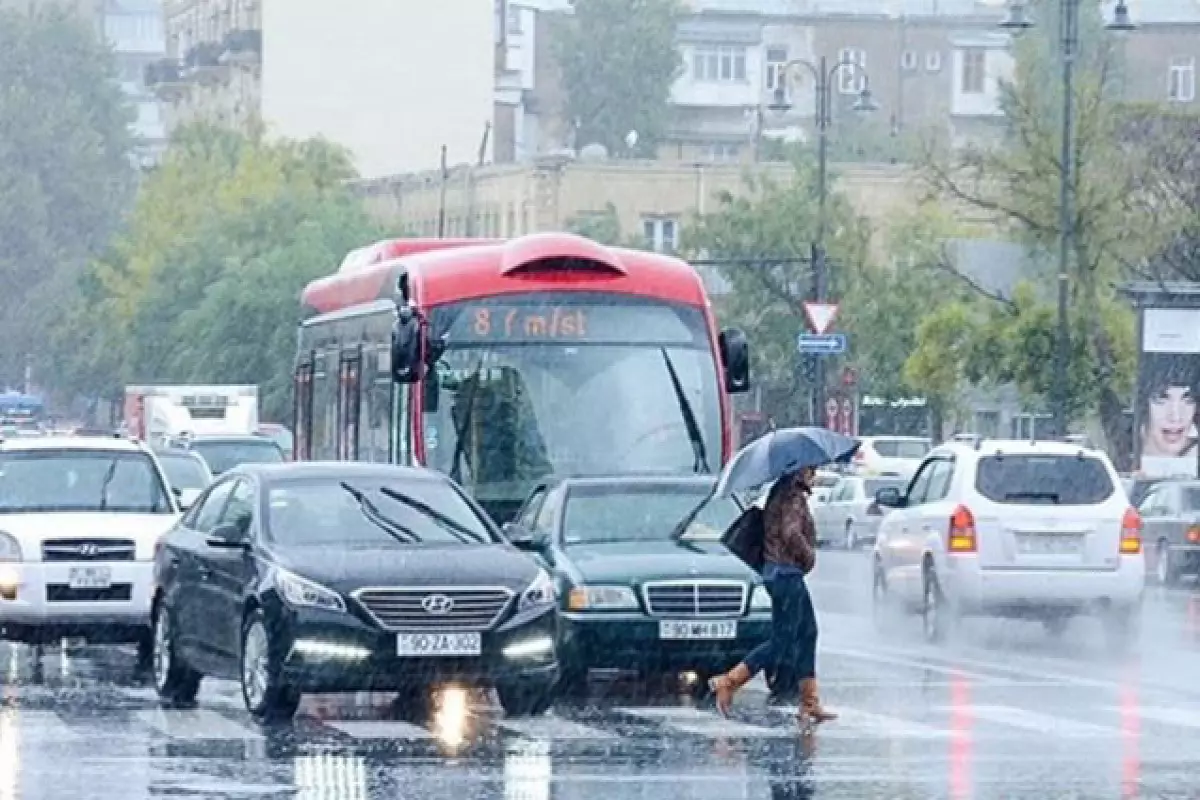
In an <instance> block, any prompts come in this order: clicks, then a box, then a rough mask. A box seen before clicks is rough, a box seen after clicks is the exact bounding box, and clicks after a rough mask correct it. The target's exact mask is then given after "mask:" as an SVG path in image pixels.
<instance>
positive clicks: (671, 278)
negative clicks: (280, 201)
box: [301, 233, 707, 318]
mask: <svg viewBox="0 0 1200 800" xmlns="http://www.w3.org/2000/svg"><path fill="white" fill-rule="evenodd" d="M402 275H407V276H408V282H409V287H410V290H411V291H412V293H413V295H414V298H415V299H416V301H417V302H418V303H419V304H421V305H422V306H426V307H429V306H436V305H440V304H443V303H450V302H455V301H459V300H473V299H478V298H481V297H492V296H496V295H503V294H513V293H518V292H536V291H566V292H569V291H593V292H597V291H599V292H613V293H616V294H628V295H638V296H642V297H653V298H657V299H659V300H666V301H669V302H676V303H685V304H688V305H694V306H703V305H705V304H706V303H707V298H706V295H705V293H704V285H703V284H702V283H701V280H700V276H699V275H698V274H697V273H696V271H695V270H694V269H693V268H692V267H691V265H689V264H688V263H687V262H686V261H683V260H681V259H678V258H672V257H670V256H664V255H659V254H657V253H647V252H643V251H640V250H628V249H624V248H618V247H606V246H604V245H601V244H598V243H596V242H593V241H591V240H590V239H585V238H583V237H581V236H576V235H574V234H570V233H535V234H530V235H528V236H522V237H520V238H517V239H508V240H498V239H389V240H385V241H382V242H378V243H376V244H375V245H372V246H369V247H365V248H360V249H358V250H355V251H354V252H352V253H350V254H349V255H348V256H347V257H346V259H345V260H344V261H343V262H342V265H341V267H340V268H339V269H338V271H337V272H335V273H334V274H332V275H329V276H326V277H324V278H319V279H317V280H315V281H313V282H312V283H310V284H309V285H308V286H306V287H305V288H304V292H303V294H302V295H301V304H302V306H303V308H304V316H305V317H306V318H307V317H311V316H315V315H317V314H327V313H330V312H334V311H340V310H342V309H346V308H350V307H353V306H358V305H362V304H365V303H371V302H374V301H378V300H381V299H386V298H390V297H392V296H393V294H394V292H395V291H396V289H397V286H398V284H399V280H400V277H401V276H402Z"/></svg>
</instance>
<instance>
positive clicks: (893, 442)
mask: <svg viewBox="0 0 1200 800" xmlns="http://www.w3.org/2000/svg"><path fill="white" fill-rule="evenodd" d="M873 446H874V448H875V452H876V453H879V455H881V456H883V457H884V458H911V459H914V460H915V459H921V458H924V457H925V454H926V453H928V452H929V451H930V450H932V449H933V448H932V447H931V446H930V444H929V442H922V441H913V440H908V441H906V440H904V439H884V440H876V441H875V443H874V445H873Z"/></svg>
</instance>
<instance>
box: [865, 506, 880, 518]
mask: <svg viewBox="0 0 1200 800" xmlns="http://www.w3.org/2000/svg"><path fill="white" fill-rule="evenodd" d="M867 515H868V516H871V517H882V516H883V509H882V508H880V507H879V503H871V505H869V506H867Z"/></svg>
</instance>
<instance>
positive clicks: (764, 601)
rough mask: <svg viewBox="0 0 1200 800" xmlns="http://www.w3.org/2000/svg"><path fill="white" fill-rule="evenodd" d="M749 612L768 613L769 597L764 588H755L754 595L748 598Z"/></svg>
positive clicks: (769, 607) (769, 606) (769, 608)
mask: <svg viewBox="0 0 1200 800" xmlns="http://www.w3.org/2000/svg"><path fill="white" fill-rule="evenodd" d="M750 610H751V611H770V610H771V595H770V593H769V592H767V587H765V586H755V587H754V594H752V595H751V596H750Z"/></svg>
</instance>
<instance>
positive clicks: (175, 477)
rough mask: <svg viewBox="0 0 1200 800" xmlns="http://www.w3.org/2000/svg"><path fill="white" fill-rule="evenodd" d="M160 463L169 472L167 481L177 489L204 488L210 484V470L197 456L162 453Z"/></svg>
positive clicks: (164, 470)
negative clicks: (206, 468)
mask: <svg viewBox="0 0 1200 800" xmlns="http://www.w3.org/2000/svg"><path fill="white" fill-rule="evenodd" d="M158 463H159V464H161V465H162V468H163V472H165V473H166V474H167V483H169V484H171V486H173V487H175V488H176V489H203V488H204V487H205V486H208V484H209V475H208V471H207V470H205V469H204V464H202V463H200V462H199V461H198V460H197V459H196V458H195V456H190V455H187V456H182V455H171V456H166V455H160V456H159V457H158Z"/></svg>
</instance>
